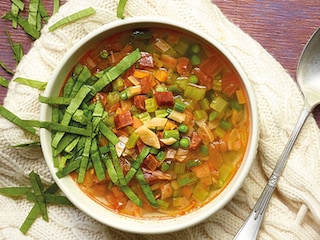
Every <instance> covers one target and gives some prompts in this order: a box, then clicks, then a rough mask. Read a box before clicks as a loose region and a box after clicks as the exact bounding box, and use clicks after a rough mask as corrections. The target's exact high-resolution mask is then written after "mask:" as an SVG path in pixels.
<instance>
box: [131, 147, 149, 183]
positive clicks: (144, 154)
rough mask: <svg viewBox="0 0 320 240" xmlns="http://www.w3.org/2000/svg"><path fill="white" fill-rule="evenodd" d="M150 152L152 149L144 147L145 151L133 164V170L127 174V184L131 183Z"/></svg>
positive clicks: (143, 150) (142, 151)
mask: <svg viewBox="0 0 320 240" xmlns="http://www.w3.org/2000/svg"><path fill="white" fill-rule="evenodd" d="M150 150H151V148H150V147H147V146H145V147H143V149H142V150H141V152H140V153H139V155H138V157H137V159H136V160H135V161H133V163H132V164H131V168H130V169H129V171H128V172H127V174H126V177H125V178H126V182H127V183H128V182H130V180H131V179H132V178H133V176H134V175H135V174H136V172H137V171H138V169H139V168H140V165H141V164H142V162H143V160H144V159H145V158H146V157H147V156H148V154H149V153H150Z"/></svg>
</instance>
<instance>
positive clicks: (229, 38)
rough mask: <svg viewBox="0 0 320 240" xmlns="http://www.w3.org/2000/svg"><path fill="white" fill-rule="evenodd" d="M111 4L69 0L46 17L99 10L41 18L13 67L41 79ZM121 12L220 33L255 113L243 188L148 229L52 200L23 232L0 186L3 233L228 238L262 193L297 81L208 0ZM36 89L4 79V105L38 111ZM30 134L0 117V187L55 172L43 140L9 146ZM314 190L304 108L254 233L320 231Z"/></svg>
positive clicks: (25, 112)
mask: <svg viewBox="0 0 320 240" xmlns="http://www.w3.org/2000/svg"><path fill="white" fill-rule="evenodd" d="M117 4H118V1H116V0H70V1H68V2H67V3H66V4H64V5H63V6H62V7H61V8H60V11H59V12H58V13H57V14H55V15H54V16H52V17H51V19H50V20H49V23H48V26H50V25H51V24H53V23H54V22H56V21H57V20H59V19H61V18H63V17H66V16H68V15H70V14H72V13H74V12H77V11H79V10H82V9H84V8H86V7H89V6H92V7H93V8H95V9H96V11H97V13H96V14H95V15H94V16H91V17H89V18H87V19H85V20H80V21H77V22H75V23H73V24H71V25H67V26H65V27H63V28H59V29H57V30H56V31H54V32H52V33H51V32H48V26H45V27H44V28H43V29H42V35H41V37H40V39H38V40H37V41H36V42H35V43H34V45H33V47H32V48H31V50H30V51H29V53H28V54H27V55H26V56H24V57H23V59H22V61H21V63H20V64H19V65H18V67H17V69H16V74H15V76H14V77H25V78H30V79H37V80H41V81H48V80H49V79H50V76H51V74H52V71H53V70H54V68H55V67H56V66H57V64H58V63H59V62H60V60H61V59H62V57H63V56H64V54H65V53H66V52H67V51H68V50H69V49H70V47H72V46H73V45H74V44H75V43H76V42H77V41H79V39H81V38H82V37H84V36H85V35H86V34H87V33H89V32H91V31H93V30H95V29H97V28H98V27H99V26H101V25H103V24H105V23H108V22H112V21H114V20H116V19H117V18H116V7H117ZM125 16H126V17H127V18H128V17H132V16H165V17H167V18H171V19H175V20H178V21H182V22H184V23H187V24H190V26H194V27H196V28H198V29H200V30H201V31H203V32H205V33H207V34H209V35H210V36H212V37H213V38H215V39H217V40H218V41H219V42H221V43H222V44H223V45H224V46H225V47H226V48H227V49H228V50H229V51H230V52H231V54H232V55H233V56H234V57H235V58H236V59H237V60H238V61H239V62H240V64H241V65H242V67H243V69H244V70H245V72H246V74H247V75H248V77H249V80H250V81H251V83H252V85H253V88H254V91H255V94H256V96H257V104H258V109H259V116H260V122H259V124H260V141H259V149H258V154H257V158H256V161H255V162H254V165H253V166H252V170H251V171H250V174H249V176H248V177H247V178H246V180H245V182H244V185H243V188H242V189H241V190H240V191H239V192H238V194H237V195H236V196H235V197H234V199H233V200H232V201H231V202H230V203H229V204H228V205H227V206H226V207H225V208H224V209H222V210H221V211H219V212H218V213H217V214H215V215H214V216H212V217H210V218H209V219H207V220H206V221H205V222H203V223H201V224H199V225H197V226H194V227H192V228H189V229H186V230H183V231H180V232H175V233H172V234H166V235H146V236H143V235H137V234H136V235H133V234H130V233H124V232H120V231H118V230H114V229H111V228H108V227H106V226H104V225H102V224H100V223H98V222H96V221H95V220H93V219H91V218H90V217H88V216H87V215H85V214H84V213H82V212H80V211H79V210H77V209H76V208H74V207H61V206H59V207H57V206H50V207H49V208H48V212H49V218H50V221H49V223H47V222H45V221H43V220H42V219H41V218H39V219H38V220H37V221H36V222H35V224H34V225H33V226H32V227H31V229H30V230H29V232H28V234H27V235H26V236H24V235H23V234H22V233H21V232H20V231H19V227H20V225H21V224H22V222H23V221H24V219H25V217H26V216H27V214H28V212H29V211H30V209H31V207H32V204H31V203H29V202H27V201H25V200H23V199H11V198H7V197H4V196H0V216H1V217H0V239H43V238H45V239H159V240H160V239H165V240H169V239H232V237H233V235H234V234H235V233H236V232H237V230H238V229H239V227H240V226H241V224H242V223H243V221H244V219H245V218H246V217H247V215H248V213H249V211H250V209H252V207H253V205H254V203H255V202H256V200H257V198H258V197H259V194H260V193H261V191H262V189H263V187H264V185H265V184H266V182H267V179H268V176H270V174H271V173H272V169H273V167H274V165H275V162H276V161H277V159H278V158H279V156H280V154H281V151H282V149H283V148H284V146H285V144H286V142H287V140H288V137H289V136H290V133H291V131H292V129H293V127H294V124H295V122H296V121H297V118H298V116H299V114H300V111H301V110H302V106H303V97H302V95H301V93H300V91H299V89H298V87H297V85H296V84H295V82H294V81H293V80H292V79H291V78H290V76H289V75H288V74H287V73H286V71H285V70H284V69H283V68H282V66H281V65H280V64H279V63H278V62H277V61H275V60H274V59H273V58H272V56H271V55H269V54H268V53H267V52H266V51H265V50H264V49H263V48H262V47H261V46H260V45H259V44H258V43H257V42H256V41H254V40H253V39H252V38H251V37H250V36H248V35H247V34H245V33H244V32H243V31H242V30H241V29H239V28H238V27H237V26H235V25H234V24H233V23H231V22H230V21H229V20H227V19H226V17H225V16H224V15H223V14H222V13H221V11H220V10H219V9H218V7H217V6H215V5H214V4H213V3H211V2H210V1H209V0H197V1H188V0H162V1H153V0H134V1H133V0H129V1H128V2H127V6H126V11H125ZM38 95H39V91H38V90H35V89H32V88H30V87H28V86H23V85H20V84H17V83H15V82H11V83H10V85H9V90H8V94H7V96H6V98H5V101H4V105H5V107H7V108H8V109H10V110H11V111H13V112H14V113H16V114H17V115H19V116H20V117H21V118H23V119H38V118H39V102H38V100H37V99H38ZM37 139H38V138H37V137H34V136H31V135H28V134H26V133H25V132H23V131H21V130H20V129H19V128H17V127H16V126H15V125H13V124H12V123H10V122H8V121H6V120H5V119H2V118H1V119H0V146H1V151H0V161H1V168H0V187H5V186H23V185H27V184H29V182H28V174H29V172H30V171H31V170H34V171H35V172H37V173H39V174H40V175H41V178H42V179H44V181H45V183H47V184H49V183H51V182H52V181H53V180H52V178H51V176H50V173H49V170H48V168H47V166H46V164H45V162H44V159H43V157H42V153H41V151H40V150H34V149H22V150H21V149H13V148H10V147H8V146H10V145H17V144H21V143H26V142H31V141H34V140H37ZM319 193H320V134H319V128H318V126H317V124H316V123H315V121H314V119H313V118H309V119H308V120H307V122H306V124H305V126H304V128H303V130H302V132H301V135H300V137H299V138H298V141H297V143H296V144H295V146H294V149H293V151H292V153H291V155H290V159H289V161H288V163H287V166H286V168H285V170H284V172H283V175H282V177H281V179H280V181H279V184H278V187H277V190H276V191H275V194H274V195H273V197H272V199H271V202H270V205H269V207H268V209H267V212H266V216H265V219H264V222H263V225H262V228H261V231H260V233H259V236H258V238H259V239H264V240H265V239H320V230H319V229H320V201H319V199H320V198H319Z"/></svg>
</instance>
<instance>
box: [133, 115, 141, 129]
mask: <svg viewBox="0 0 320 240" xmlns="http://www.w3.org/2000/svg"><path fill="white" fill-rule="evenodd" d="M142 124H143V123H142V122H141V121H140V119H139V118H137V117H136V116H132V125H131V126H132V127H133V128H134V129H137V128H138V127H140V126H142Z"/></svg>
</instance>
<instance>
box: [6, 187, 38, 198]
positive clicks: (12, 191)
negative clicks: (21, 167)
mask: <svg viewBox="0 0 320 240" xmlns="http://www.w3.org/2000/svg"><path fill="white" fill-rule="evenodd" d="M31 189H32V188H30V187H6V188H0V194H2V195H4V196H7V197H22V196H23V195H26V194H27V192H29V191H30V190H31Z"/></svg>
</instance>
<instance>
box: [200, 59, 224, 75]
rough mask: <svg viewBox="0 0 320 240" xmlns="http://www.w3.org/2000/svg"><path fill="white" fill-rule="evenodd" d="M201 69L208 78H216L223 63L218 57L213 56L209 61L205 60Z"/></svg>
mask: <svg viewBox="0 0 320 240" xmlns="http://www.w3.org/2000/svg"><path fill="white" fill-rule="evenodd" d="M199 67H200V69H201V70H202V71H203V72H204V74H206V75H207V76H211V77H214V76H215V75H217V74H218V73H219V72H220V71H221V68H222V67H221V63H220V62H219V58H218V56H216V55H213V56H211V57H209V58H207V59H205V60H204V61H203V62H202V63H201V64H200V66H199Z"/></svg>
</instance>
